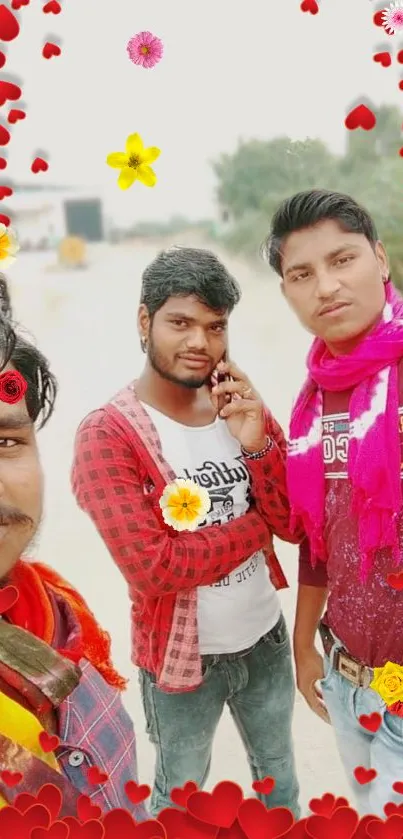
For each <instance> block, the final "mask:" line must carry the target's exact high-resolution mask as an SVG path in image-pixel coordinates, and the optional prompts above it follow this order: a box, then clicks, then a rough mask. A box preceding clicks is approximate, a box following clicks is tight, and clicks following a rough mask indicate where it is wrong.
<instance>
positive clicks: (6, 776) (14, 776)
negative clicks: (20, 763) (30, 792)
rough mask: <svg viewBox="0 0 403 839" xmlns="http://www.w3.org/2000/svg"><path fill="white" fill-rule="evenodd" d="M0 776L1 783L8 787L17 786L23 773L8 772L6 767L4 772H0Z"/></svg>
mask: <svg viewBox="0 0 403 839" xmlns="http://www.w3.org/2000/svg"><path fill="white" fill-rule="evenodd" d="M0 778H1V780H2V781H3V784H5V785H6V787H9V788H10V789H13V788H14V787H17V786H18V784H19V783H21V781H22V778H23V775H22V774H21V772H9V771H8V769H5V770H4V772H1V773H0Z"/></svg>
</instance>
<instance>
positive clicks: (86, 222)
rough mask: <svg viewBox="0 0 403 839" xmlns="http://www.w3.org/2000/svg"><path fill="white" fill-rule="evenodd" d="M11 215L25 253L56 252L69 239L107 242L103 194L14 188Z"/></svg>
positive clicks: (60, 188) (75, 189) (67, 190)
mask: <svg viewBox="0 0 403 839" xmlns="http://www.w3.org/2000/svg"><path fill="white" fill-rule="evenodd" d="M13 189H14V194H13V196H12V198H11V199H10V208H9V209H5V210H4V212H7V213H8V214H9V215H10V218H11V221H12V225H13V227H14V229H15V231H16V233H17V236H18V240H19V243H20V246H21V249H22V250H38V249H39V250H45V249H47V248H52V249H53V248H55V247H57V245H58V244H59V243H60V242H61V241H62V240H63V239H65V238H66V236H79V237H80V238H82V239H84V240H85V241H87V242H102V241H104V240H105V238H106V235H107V234H106V232H105V222H104V217H103V199H102V197H101V196H100V195H99V191H98V194H97V191H95V190H94V191H92V190H91V191H90V190H88V189H85V190H84V189H79V188H71V187H70V188H68V187H53V188H48V189H37V190H36V189H32V187H31V188H30V187H24V186H19V187H18V186H15V185H13Z"/></svg>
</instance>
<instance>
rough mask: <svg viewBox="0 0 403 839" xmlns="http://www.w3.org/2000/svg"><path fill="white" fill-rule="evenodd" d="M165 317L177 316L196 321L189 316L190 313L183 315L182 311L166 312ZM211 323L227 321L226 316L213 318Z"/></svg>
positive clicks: (181, 318)
mask: <svg viewBox="0 0 403 839" xmlns="http://www.w3.org/2000/svg"><path fill="white" fill-rule="evenodd" d="M167 317H169V318H177V319H178V320H187V321H189V323H196V322H197V321H196V318H192V317H190V315H185V314H184V313H183V312H167ZM213 323H223V324H226V323H228V317H225V316H224V317H220V318H217V320H214V321H213Z"/></svg>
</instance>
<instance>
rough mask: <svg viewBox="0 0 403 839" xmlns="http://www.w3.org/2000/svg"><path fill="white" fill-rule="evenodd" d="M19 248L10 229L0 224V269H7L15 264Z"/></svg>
mask: <svg viewBox="0 0 403 839" xmlns="http://www.w3.org/2000/svg"><path fill="white" fill-rule="evenodd" d="M19 249H20V246H19V244H18V240H17V237H16V235H15V233H14V231H13V230H12V229H11V227H6V225H5V224H0V268H7V267H8V266H9V265H12V263H13V262H15V259H16V254H17V253H18V251H19Z"/></svg>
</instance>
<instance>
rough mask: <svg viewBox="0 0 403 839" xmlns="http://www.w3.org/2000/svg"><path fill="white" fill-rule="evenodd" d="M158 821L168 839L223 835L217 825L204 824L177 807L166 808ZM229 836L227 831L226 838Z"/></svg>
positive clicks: (159, 815)
mask: <svg viewBox="0 0 403 839" xmlns="http://www.w3.org/2000/svg"><path fill="white" fill-rule="evenodd" d="M158 821H159V822H161V824H162V825H163V827H164V829H165V833H166V835H167V839H178V837H179V836H181V837H183V839H185V837H186V839H215V837H216V836H218V835H220V834H221V831H220V833H219V832H218V831H219V828H218V827H216V826H215V825H211V824H203V822H200V821H199V820H198V819H195V818H193V816H191V815H190V813H187V812H186V811H185V810H176V809H175V807H166V808H165V810H161V813H159V814H158ZM234 824H236V823H234ZM232 829H233V828H231V830H232ZM228 835H229V834H227V832H226V831H225V836H226V837H227V836H228ZM243 839H244V838H243Z"/></svg>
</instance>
